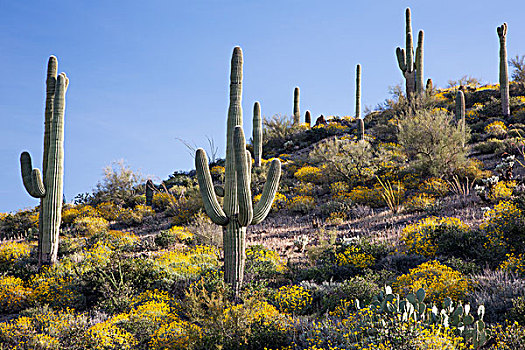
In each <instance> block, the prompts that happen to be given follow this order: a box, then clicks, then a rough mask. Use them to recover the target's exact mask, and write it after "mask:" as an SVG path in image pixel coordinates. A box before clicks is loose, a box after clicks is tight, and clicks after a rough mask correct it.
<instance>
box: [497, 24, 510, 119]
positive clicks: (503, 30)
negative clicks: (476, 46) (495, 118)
mask: <svg viewBox="0 0 525 350" xmlns="http://www.w3.org/2000/svg"><path fill="white" fill-rule="evenodd" d="M497 32H498V36H499V91H500V93H501V108H502V110H503V115H504V116H506V117H508V116H509V115H510V105H509V66H508V64H507V23H503V24H502V25H501V26H499V27H498V29H497Z"/></svg>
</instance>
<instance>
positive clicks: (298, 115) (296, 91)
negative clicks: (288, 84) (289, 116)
mask: <svg viewBox="0 0 525 350" xmlns="http://www.w3.org/2000/svg"><path fill="white" fill-rule="evenodd" d="M300 122H301V112H300V110H299V87H297V86H296V87H295V89H294V90H293V124H294V125H297V124H299V123H300Z"/></svg>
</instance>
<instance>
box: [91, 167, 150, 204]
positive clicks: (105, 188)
mask: <svg viewBox="0 0 525 350" xmlns="http://www.w3.org/2000/svg"><path fill="white" fill-rule="evenodd" d="M141 182H143V178H142V176H141V175H140V174H138V173H135V172H133V170H131V168H129V167H128V166H127V165H126V164H125V163H124V161H118V162H113V163H112V164H111V165H109V166H107V167H106V168H104V178H103V179H102V181H99V182H98V183H97V185H96V188H95V190H94V191H93V192H94V193H93V199H92V202H93V204H98V203H102V202H111V203H114V204H116V205H119V206H131V207H133V206H135V205H136V198H135V197H137V196H139V192H140V191H137V190H136V188H135V187H136V186H137V185H138V184H139V183H141Z"/></svg>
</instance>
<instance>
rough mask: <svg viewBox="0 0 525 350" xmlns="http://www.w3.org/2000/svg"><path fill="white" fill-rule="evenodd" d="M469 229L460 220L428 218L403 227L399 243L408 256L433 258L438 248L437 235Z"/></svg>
mask: <svg viewBox="0 0 525 350" xmlns="http://www.w3.org/2000/svg"><path fill="white" fill-rule="evenodd" d="M468 229H469V227H468V225H467V224H465V223H463V222H462V221H461V220H460V219H457V218H451V217H444V218H437V217H434V216H432V217H428V218H424V219H423V220H421V221H419V222H417V223H414V224H411V225H407V226H405V228H403V231H402V232H401V241H402V242H403V244H404V245H405V246H406V249H407V252H408V253H410V254H419V255H423V256H429V257H433V256H435V254H436V250H437V248H438V240H439V235H440V234H441V233H443V232H445V231H452V230H455V231H468Z"/></svg>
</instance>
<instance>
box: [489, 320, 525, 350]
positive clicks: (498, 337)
mask: <svg viewBox="0 0 525 350" xmlns="http://www.w3.org/2000/svg"><path fill="white" fill-rule="evenodd" d="M494 333H495V334H494V346H493V347H490V349H496V350H517V349H522V348H523V339H525V326H524V325H521V324H519V323H518V322H516V321H514V322H513V323H510V322H509V323H507V324H505V325H501V324H497V325H496V326H495V327H494Z"/></svg>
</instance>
